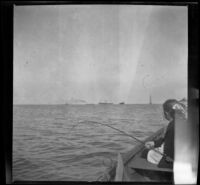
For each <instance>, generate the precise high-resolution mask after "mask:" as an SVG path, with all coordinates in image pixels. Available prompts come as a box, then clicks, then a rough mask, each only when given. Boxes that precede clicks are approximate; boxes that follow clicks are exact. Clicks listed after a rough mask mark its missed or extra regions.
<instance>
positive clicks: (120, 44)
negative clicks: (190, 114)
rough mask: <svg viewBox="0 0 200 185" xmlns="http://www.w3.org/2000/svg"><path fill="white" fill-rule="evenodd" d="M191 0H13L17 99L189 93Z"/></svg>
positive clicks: (139, 98) (157, 98)
mask: <svg viewBox="0 0 200 185" xmlns="http://www.w3.org/2000/svg"><path fill="white" fill-rule="evenodd" d="M187 41H188V38H187V8H186V7H184V6H183V7H181V6H144V5H137V6H136V5H82V6H81V5H65V6H63V5H62V6H59V5H57V6H16V7H15V8H14V103H15V104H40V103H41V104H43V103H44V104H48V103H52V104H54V103H55V104H57V103H58V104H59V103H65V102H66V101H67V100H69V99H71V98H74V99H82V100H85V101H87V102H89V103H97V102H99V101H112V102H114V103H119V102H121V101H125V102H126V103H147V102H148V101H149V95H150V94H151V95H152V100H153V102H156V103H163V101H165V100H166V99H169V98H176V99H181V98H183V97H187V56H188V47H187V46H188V45H187Z"/></svg>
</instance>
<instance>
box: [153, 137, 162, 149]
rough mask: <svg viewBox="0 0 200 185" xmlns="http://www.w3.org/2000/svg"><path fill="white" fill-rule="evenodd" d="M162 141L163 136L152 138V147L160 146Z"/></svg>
mask: <svg viewBox="0 0 200 185" xmlns="http://www.w3.org/2000/svg"><path fill="white" fill-rule="evenodd" d="M163 142H164V138H163V137H161V138H158V139H157V140H154V147H155V148H157V147H160V146H161V145H162V144H163Z"/></svg>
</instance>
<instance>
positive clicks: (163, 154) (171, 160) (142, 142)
mask: <svg viewBox="0 0 200 185" xmlns="http://www.w3.org/2000/svg"><path fill="white" fill-rule="evenodd" d="M81 123H94V124H99V125H103V126H106V127H109V128H112V129H114V130H116V131H118V132H120V133H122V134H124V135H126V136H129V137H131V138H133V139H135V140H136V141H138V142H140V143H141V144H143V145H145V142H144V141H141V140H139V139H138V138H136V137H134V136H132V135H130V134H127V133H126V132H124V131H122V130H120V129H118V128H115V127H112V126H110V125H107V124H104V123H100V122H96V121H87V122H84V121H82V122H78V124H76V125H74V126H73V127H72V128H71V129H70V131H71V130H72V129H74V128H75V127H77V126H78V125H79V124H81ZM152 150H154V151H155V152H157V153H159V154H160V155H162V156H164V157H166V159H167V160H168V161H169V162H173V161H174V160H173V159H172V158H171V157H169V156H168V155H166V154H165V153H162V152H160V151H158V150H156V149H154V148H152Z"/></svg>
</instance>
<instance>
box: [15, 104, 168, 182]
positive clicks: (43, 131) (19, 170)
mask: <svg viewBox="0 0 200 185" xmlns="http://www.w3.org/2000/svg"><path fill="white" fill-rule="evenodd" d="M89 121H95V122H100V123H104V124H108V125H110V126H112V127H115V128H118V129H121V130H123V131H125V132H127V133H128V134H131V135H133V136H134V137H137V138H138V139H141V140H143V139H145V138H146V137H148V136H150V135H151V134H152V133H153V132H155V131H156V130H158V129H159V128H161V127H163V126H165V125H166V124H167V122H166V121H165V120H164V119H163V116H162V106H161V105H126V104H124V105H14V106H13V180H14V181H23V180H26V181H95V180H96V179H97V178H98V177H99V176H100V175H102V173H103V172H104V171H105V170H106V169H107V168H109V166H110V165H111V159H112V160H116V159H117V154H118V152H121V153H124V152H127V151H129V150H130V149H132V148H133V147H134V146H135V145H137V144H138V142H137V141H135V140H134V139H132V138H130V137H128V136H125V135H123V134H121V133H119V132H117V131H116V130H113V129H111V128H108V127H106V126H103V125H99V124H92V123H90V124H88V122H89ZM79 122H84V123H82V124H79V125H78V126H76V127H74V128H73V126H74V125H77V123H79ZM72 128H73V129H72Z"/></svg>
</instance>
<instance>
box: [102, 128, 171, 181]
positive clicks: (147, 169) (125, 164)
mask: <svg viewBox="0 0 200 185" xmlns="http://www.w3.org/2000/svg"><path fill="white" fill-rule="evenodd" d="M163 132H164V128H162V129H160V130H158V131H157V132H156V133H154V134H153V135H152V136H150V137H148V138H147V139H146V140H145V141H144V142H147V141H152V140H155V139H156V138H158V137H161V135H163ZM144 149H145V146H144V145H143V144H138V145H136V146H135V147H134V148H133V149H132V150H131V151H129V152H127V153H125V154H118V162H117V163H116V164H115V165H114V166H113V167H112V168H111V169H110V170H108V171H107V172H106V174H107V175H106V177H107V180H108V181H131V182H148V181H159V182H161V181H162V182H172V180H173V170H172V169H167V168H158V167H157V166H156V165H155V164H151V163H149V162H148V161H147V160H146V159H145V158H142V157H141V154H142V152H143V151H144Z"/></svg>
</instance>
